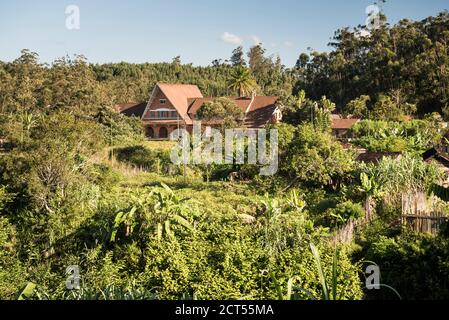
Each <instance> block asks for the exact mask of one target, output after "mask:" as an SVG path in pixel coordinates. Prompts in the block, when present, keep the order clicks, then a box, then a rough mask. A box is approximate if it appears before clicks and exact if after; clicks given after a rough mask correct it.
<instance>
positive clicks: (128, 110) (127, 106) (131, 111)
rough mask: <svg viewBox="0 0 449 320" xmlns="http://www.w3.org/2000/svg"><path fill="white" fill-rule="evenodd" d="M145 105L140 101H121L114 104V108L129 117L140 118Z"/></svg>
mask: <svg viewBox="0 0 449 320" xmlns="http://www.w3.org/2000/svg"><path fill="white" fill-rule="evenodd" d="M146 107H147V103H146V102H141V103H123V104H119V105H116V106H115V109H116V110H117V111H118V112H120V113H122V114H124V115H126V116H129V117H132V116H134V117H139V118H141V117H142V115H143V113H144V111H145V108H146Z"/></svg>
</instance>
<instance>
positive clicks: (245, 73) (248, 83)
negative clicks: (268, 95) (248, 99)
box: [229, 67, 257, 97]
mask: <svg viewBox="0 0 449 320" xmlns="http://www.w3.org/2000/svg"><path fill="white" fill-rule="evenodd" d="M256 87H257V83H256V80H254V78H253V77H252V75H251V72H250V70H249V69H246V68H244V67H238V68H237V69H235V71H234V72H233V73H232V74H231V80H230V81H229V89H230V90H232V91H234V92H237V96H239V97H242V96H249V95H251V93H252V91H253V90H255V89H256Z"/></svg>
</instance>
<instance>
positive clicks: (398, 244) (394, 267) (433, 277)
mask: <svg viewBox="0 0 449 320" xmlns="http://www.w3.org/2000/svg"><path fill="white" fill-rule="evenodd" d="M365 259H366V260H370V261H374V262H376V263H377V264H378V265H379V267H380V271H381V276H382V283H383V284H387V285H389V286H392V287H393V288H395V289H396V290H397V291H398V292H399V294H400V295H401V296H402V298H403V299H416V300H428V299H430V300H433V299H438V300H439V299H443V300H444V299H449V240H448V239H446V238H442V237H434V236H430V235H423V234H414V233H405V234H403V235H400V236H397V237H394V238H388V237H385V236H382V237H380V238H379V239H378V240H376V241H374V242H373V243H371V245H370V246H369V250H368V252H367V254H366V257H365ZM385 294H386V292H385ZM380 297H381V298H385V297H389V296H385V295H381V296H380ZM373 298H379V296H373Z"/></svg>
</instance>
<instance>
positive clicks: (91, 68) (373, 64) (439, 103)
mask: <svg viewBox="0 0 449 320" xmlns="http://www.w3.org/2000/svg"><path fill="white" fill-rule="evenodd" d="M382 19H383V20H382V22H383V23H382V25H381V26H380V28H378V29H376V30H372V31H369V32H368V31H367V30H366V28H365V27H363V26H360V27H357V28H355V29H349V28H344V29H341V30H338V31H336V33H335V36H334V39H333V41H332V42H331V44H330V45H331V46H332V47H333V50H332V51H330V52H324V53H320V52H315V51H310V52H308V53H302V54H301V55H300V56H299V59H298V62H297V63H296V65H295V66H292V67H286V66H284V65H283V64H282V62H281V60H280V59H279V58H278V57H273V56H271V57H268V56H267V54H266V52H265V50H264V48H263V47H262V46H255V47H253V48H251V49H250V51H249V52H248V53H247V54H245V53H244V52H243V51H242V48H240V47H239V48H237V49H235V50H234V52H233V53H232V57H231V58H230V60H226V61H222V60H214V61H213V62H212V64H211V65H210V66H207V67H195V66H192V65H186V64H182V61H181V58H180V57H176V58H174V59H173V62H171V63H152V64H150V63H146V64H130V63H115V64H103V65H98V64H95V65H94V64H89V63H88V62H87V60H86V59H85V58H84V57H82V56H76V57H74V58H68V57H66V58H62V59H58V60H56V61H54V62H53V63H52V64H51V65H43V64H40V63H39V62H38V61H39V58H38V55H37V54H35V53H32V52H30V51H28V50H24V51H23V52H22V55H21V56H20V57H19V58H18V59H17V60H15V61H14V62H11V63H5V62H0V77H1V82H0V111H2V112H7V111H15V110H17V109H23V108H25V109H26V108H32V107H34V106H35V107H38V108H46V107H58V106H66V107H67V106H70V107H80V108H81V110H83V112H90V111H92V110H95V109H96V108H97V107H98V106H101V105H113V104H116V103H122V102H138V101H144V100H146V99H148V96H149V94H150V92H151V89H152V87H153V86H154V84H155V83H156V82H158V81H162V82H179V83H193V84H197V85H198V86H199V87H200V89H201V91H202V92H203V93H204V95H207V96H220V95H229V94H235V93H234V92H231V91H230V90H229V89H228V80H229V78H230V75H231V73H232V71H233V69H234V68H236V67H238V66H247V67H248V68H250V70H251V71H252V74H253V76H254V77H255V79H256V81H257V83H258V87H259V88H258V91H259V93H261V94H267V95H279V96H280V97H281V98H282V100H283V101H284V102H285V103H286V104H289V105H292V104H295V101H297V98H296V97H295V96H300V95H299V93H300V92H301V91H302V90H304V91H305V93H306V95H307V96H308V97H309V98H311V99H313V100H318V99H320V98H321V97H322V96H324V95H325V96H327V98H329V99H330V100H332V101H333V102H335V103H336V105H337V108H338V110H339V111H340V112H342V113H346V114H348V113H351V114H356V115H360V116H366V115H367V114H370V116H371V117H378V118H393V119H397V118H398V117H401V116H404V115H424V114H426V113H431V112H433V111H439V112H441V113H442V115H444V116H446V113H447V112H449V108H448V107H447V105H448V96H449V54H448V45H449V14H448V12H443V13H440V14H438V15H437V16H435V17H429V18H427V19H425V20H423V21H419V22H414V21H410V20H402V21H400V22H399V23H397V24H396V25H394V26H390V25H388V24H387V23H385V21H386V19H385V17H382ZM445 107H446V108H445ZM368 111H371V112H370V113H368Z"/></svg>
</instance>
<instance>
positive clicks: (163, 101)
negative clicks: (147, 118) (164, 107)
mask: <svg viewBox="0 0 449 320" xmlns="http://www.w3.org/2000/svg"><path fill="white" fill-rule="evenodd" d="M159 103H160V104H166V103H167V99H159Z"/></svg>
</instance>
